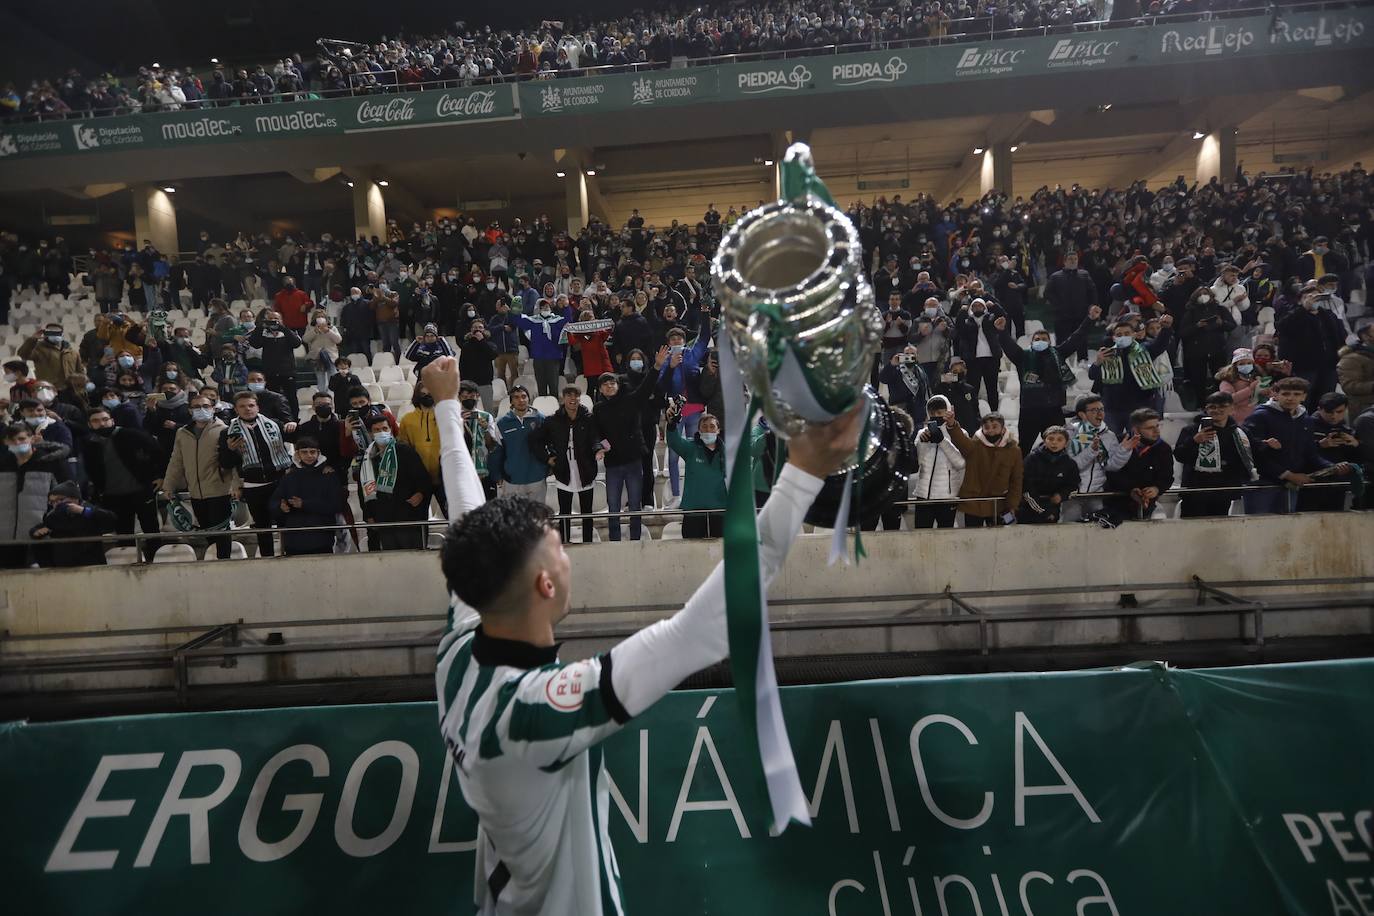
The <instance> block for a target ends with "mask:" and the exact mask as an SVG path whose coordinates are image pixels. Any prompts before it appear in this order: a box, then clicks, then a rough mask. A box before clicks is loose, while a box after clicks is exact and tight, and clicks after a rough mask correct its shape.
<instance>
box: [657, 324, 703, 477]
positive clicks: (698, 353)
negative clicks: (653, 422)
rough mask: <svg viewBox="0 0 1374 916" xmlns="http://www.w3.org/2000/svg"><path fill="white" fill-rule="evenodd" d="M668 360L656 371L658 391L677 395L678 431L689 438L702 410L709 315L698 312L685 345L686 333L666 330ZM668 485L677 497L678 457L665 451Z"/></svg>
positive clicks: (670, 397) (694, 431) (673, 397)
mask: <svg viewBox="0 0 1374 916" xmlns="http://www.w3.org/2000/svg"><path fill="white" fill-rule="evenodd" d="M667 339H668V359H667V360H665V361H664V363H663V367H662V368H661V369H659V371H658V390H659V392H660V393H661V394H663V395H664V396H665V397H666V398H668V399H670V400H671V399H675V398H681V399H682V400H683V402H684V403H683V406H682V408H681V412H680V415H679V416H680V419H679V420H678V432H680V433H681V434H682V438H683V439H686V440H688V441H691V439H692V437H693V436H695V435H696V433H697V423H698V422H700V420H701V415H702V414H703V413H705V411H706V401H705V399H704V398H703V397H702V396H701V391H700V389H699V388H698V381H697V380H698V379H699V378H700V376H701V369H702V366H704V365H705V363H706V352H707V350H708V349H709V347H710V344H711V316H710V315H709V314H707V313H706V312H705V311H702V313H701V327H700V330H699V331H698V332H697V337H696V340H694V341H692V344H691V346H690V347H689V346H688V345H687V332H686V331H685V330H683V329H682V328H672V329H670V330H669V331H668V334H667ZM667 458H668V485H669V487H670V488H671V489H672V492H673V497H674V498H678V497H680V496H681V493H682V489H681V479H680V477H679V476H678V474H679V471H678V456H677V454H676V453H674V452H672V451H671V450H670V451H669V452H668V456H667Z"/></svg>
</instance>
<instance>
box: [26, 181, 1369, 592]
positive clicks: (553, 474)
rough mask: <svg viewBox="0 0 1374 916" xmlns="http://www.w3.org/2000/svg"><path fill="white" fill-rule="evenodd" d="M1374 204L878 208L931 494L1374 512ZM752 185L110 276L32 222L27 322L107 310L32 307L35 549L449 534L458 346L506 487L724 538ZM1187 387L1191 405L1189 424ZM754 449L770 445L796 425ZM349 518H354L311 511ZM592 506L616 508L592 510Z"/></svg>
mask: <svg viewBox="0 0 1374 916" xmlns="http://www.w3.org/2000/svg"><path fill="white" fill-rule="evenodd" d="M1372 204H1374V187H1371V182H1370V178H1369V176H1368V175H1367V174H1366V173H1365V172H1364V170H1363V169H1362V168H1360V167H1359V165H1358V164H1357V165H1356V168H1354V169H1353V170H1351V171H1348V172H1342V173H1339V174H1330V175H1322V176H1313V175H1311V174H1309V173H1298V174H1285V175H1281V176H1268V177H1263V176H1262V177H1259V178H1254V179H1246V178H1243V177H1242V176H1238V180H1237V181H1235V182H1231V183H1224V184H1223V183H1221V182H1212V183H1209V184H1206V185H1201V186H1192V187H1190V186H1188V185H1186V184H1185V183H1184V182H1182V181H1181V180H1180V181H1178V182H1175V183H1173V184H1170V185H1168V186H1166V187H1164V188H1160V189H1157V190H1150V189H1148V188H1147V187H1146V186H1145V184H1144V183H1143V182H1141V183H1137V184H1135V185H1132V186H1131V187H1129V188H1125V189H1114V190H1105V191H1098V190H1089V189H1085V188H1081V187H1077V186H1074V187H1068V188H1064V187H1055V188H1042V189H1041V190H1039V191H1037V192H1036V193H1035V194H1034V195H1031V196H1030V197H1029V198H1027V199H1020V198H1017V199H1015V200H1011V199H1008V198H1007V197H1005V196H1004V195H997V194H990V195H988V196H986V197H984V198H982V199H979V200H976V201H972V202H966V201H955V202H953V203H951V204H946V205H943V206H941V205H939V204H937V203H936V202H935V201H933V200H931V199H929V198H928V197H925V196H918V197H916V198H915V199H912V200H905V201H904V200H902V199H900V198H892V199H890V200H889V199H882V198H880V199H878V200H876V201H874V202H873V204H872V205H865V204H860V203H856V204H854V205H852V206H851V207H850V208H849V213H850V216H851V217H852V218H853V220H854V221H855V223H856V224H857V226H858V227H859V231H860V235H861V238H862V239H863V241H864V245H865V250H866V253H867V256H868V258H869V263H870V264H871V265H872V268H873V269H872V283H873V287H874V290H875V294H876V297H877V302H878V307H879V308H880V309H881V310H882V312H883V319H884V335H883V342H882V348H881V352H880V353H875V361H874V376H875V378H874V381H875V384H878V385H880V388H879V390H880V391H881V392H882V393H883V396H885V397H886V398H887V399H888V400H889V402H890V403H891V404H892V405H893V406H895V407H897V408H899V409H900V410H901V411H903V412H904V413H905V414H906V415H907V416H909V417H910V420H911V423H912V428H913V430H914V431H915V433H916V438H917V458H918V465H917V467H915V468H914V469H912V470H913V474H912V483H911V488H910V495H911V496H912V498H913V500H914V501H915V503H914V507H913V511H912V512H911V514H910V516H909V518H910V522H911V524H914V525H916V526H917V527H929V526H932V525H938V526H941V527H947V526H949V525H952V524H955V523H956V521H961V522H962V524H964V525H966V526H970V525H996V524H1006V523H1012V522H1021V523H1050V522H1057V521H1060V520H1061V519H1082V520H1089V521H1096V522H1098V523H1100V524H1103V525H1115V524H1118V523H1120V522H1122V521H1125V520H1128V519H1137V518H1147V517H1149V516H1151V515H1152V514H1154V513H1155V511H1156V509H1157V508H1158V506H1159V500H1160V498H1161V496H1163V495H1165V494H1166V493H1167V492H1168V491H1169V490H1170V488H1171V487H1173V486H1174V485H1175V484H1176V483H1179V482H1181V483H1182V484H1183V485H1184V486H1186V487H1188V488H1195V489H1197V488H1200V489H1204V490H1206V491H1207V492H1194V493H1185V494H1184V495H1183V497H1182V503H1181V507H1180V510H1179V514H1181V515H1183V516H1200V515H1219V514H1220V515H1224V514H1227V513H1228V512H1229V511H1232V503H1233V501H1235V500H1237V499H1239V498H1241V497H1243V502H1244V508H1245V511H1246V512H1247V513H1258V512H1289V511H1295V510H1298V509H1341V508H1344V507H1345V506H1346V505H1347V503H1348V502H1349V503H1350V504H1352V505H1354V506H1355V507H1366V506H1368V499H1367V497H1366V496H1365V495H1364V487H1363V477H1364V473H1366V472H1368V471H1369V470H1374V467H1371V458H1374V410H1371V406H1372V405H1374V321H1371V320H1370V318H1368V317H1366V315H1365V306H1364V302H1365V291H1366V290H1367V289H1368V287H1369V285H1370V282H1371V280H1374V278H1371V277H1370V276H1369V275H1368V274H1367V273H1366V271H1367V270H1368V269H1369V265H1370V263H1371V261H1370V257H1369V254H1370V242H1371V237H1370V227H1371V225H1374V210H1372V209H1371V205H1372ZM750 206H751V204H748V203H741V204H740V205H739V206H730V207H727V208H726V211H725V212H724V213H722V212H721V211H720V210H719V209H717V208H716V206H715V205H711V206H710V207H709V209H708V211H707V212H706V213H705V214H703V217H702V218H701V219H700V220H699V221H697V222H696V223H695V224H690V225H689V224H687V223H681V222H678V221H676V220H675V221H673V223H672V224H671V225H669V226H664V227H654V226H649V225H646V224H645V222H644V220H643V218H642V217H641V216H640V215H639V214H638V211H635V212H634V213H632V214H631V216H630V217H629V218H628V219H627V221H626V222H625V224H624V225H623V226H621V227H619V228H612V227H610V226H608V225H606V224H605V223H603V222H600V221H598V220H596V219H593V221H592V222H591V224H590V225H589V226H588V227H587V228H586V229H584V230H581V231H579V232H577V233H576V234H573V235H570V234H568V233H567V232H565V231H562V230H560V229H555V228H554V226H553V225H552V223H551V221H550V220H549V218H548V217H547V215H540V216H538V217H537V218H534V219H532V220H530V221H528V222H526V221H523V220H519V219H517V220H514V221H512V222H511V223H510V224H509V225H503V224H502V223H501V222H499V221H496V220H491V221H487V222H486V224H485V225H481V224H479V222H478V220H477V219H476V218H474V217H471V216H467V217H463V218H459V219H452V220H450V219H441V220H438V221H435V222H426V223H423V224H421V223H414V224H412V225H411V226H409V227H404V226H401V225H399V224H397V223H396V222H395V221H393V222H392V223H391V224H390V225H389V231H388V234H387V237H386V238H375V237H374V238H370V239H352V238H348V237H342V236H340V237H333V236H330V235H323V236H321V237H319V238H305V237H302V236H300V235H296V234H285V235H280V236H277V237H275V238H273V237H268V236H262V235H258V236H253V235H249V234H240V235H238V236H236V237H235V238H234V239H232V240H229V241H224V242H221V241H218V240H212V239H211V238H209V236H208V235H207V234H205V233H202V234H201V237H200V239H199V240H198V241H197V244H196V252H195V254H194V256H193V257H189V258H187V259H185V260H181V261H175V262H174V261H172V260H170V259H168V258H167V257H165V256H163V255H162V254H161V253H159V252H157V251H156V250H155V249H153V247H152V246H151V244H148V243H146V242H145V244H144V245H143V247H141V248H135V247H134V246H133V245H132V244H130V245H128V246H127V247H125V248H124V249H123V250H116V251H90V252H88V253H87V254H86V255H85V256H84V266H85V270H84V272H82V273H80V274H78V273H77V272H76V270H75V262H74V255H73V253H72V252H71V251H69V250H68V246H67V245H66V243H65V241H64V240H62V239H60V238H59V239H54V240H52V241H51V242H47V241H44V242H39V243H38V244H37V245H36V246H29V245H26V244H20V243H19V242H18V240H17V239H15V238H14V237H13V236H6V237H5V238H4V239H3V240H0V268H2V270H0V326H9V325H11V324H12V323H11V321H10V319H9V316H8V314H6V310H8V309H9V308H10V301H11V293H12V292H20V293H21V294H23V292H24V291H25V290H36V291H39V292H42V293H47V294H52V293H58V294H67V293H73V294H74V295H83V296H85V297H87V298H88V299H92V300H94V302H95V303H97V304H98V312H95V310H94V309H93V312H95V314H94V315H93V322H92V324H91V326H89V327H86V326H81V327H78V328H73V327H72V324H71V322H70V321H68V322H67V323H66V324H64V323H63V321H61V320H52V321H50V322H49V323H46V324H45V325H44V326H42V327H35V328H32V329H31V330H30V331H29V332H28V334H27V337H26V339H24V340H23V341H22V344H21V345H20V346H18V347H17V352H16V353H15V354H14V355H13V356H12V357H7V358H5V360H4V372H5V385H4V386H3V387H0V410H3V412H4V413H5V415H6V417H7V418H8V419H11V420H12V421H13V422H12V425H9V426H8V427H7V428H6V432H5V439H6V442H5V444H6V446H7V448H6V449H5V451H4V452H0V536H2V537H3V538H4V539H15V538H17V539H20V540H27V539H32V540H30V543H29V544H28V545H26V546H20V547H12V548H7V549H6V550H5V556H6V558H7V559H6V561H5V562H7V563H8V564H9V565H27V564H29V563H32V562H42V563H61V562H66V561H68V560H70V561H71V562H91V561H94V560H96V559H98V552H96V553H93V552H91V551H89V550H81V549H78V546H79V545H71V549H70V550H67V551H65V552H64V551H63V550H61V549H57V548H58V547H60V545H57V544H55V543H52V544H51V545H49V544H45V543H44V542H45V541H47V542H52V541H53V540H54V539H61V538H63V537H64V536H65V537H71V536H74V535H76V534H81V533H90V532H99V531H108V530H109V529H110V528H114V529H115V530H116V531H118V532H121V533H132V532H133V530H134V525H135V522H136V521H137V523H138V524H139V526H141V527H142V529H143V530H144V531H145V532H149V533H155V532H158V531H159V530H160V529H161V527H162V520H161V515H160V513H161V512H163V511H166V512H167V514H168V517H169V519H171V520H173V521H176V522H178V523H179V525H180V527H183V528H190V527H195V526H198V527H199V528H202V529H213V530H215V531H216V532H218V533H215V534H211V535H207V537H209V538H210V540H211V541H212V542H213V544H214V546H215V548H216V551H217V552H218V553H219V554H220V555H227V554H228V551H229V549H230V535H229V534H228V531H227V528H228V519H229V518H230V516H231V515H232V513H233V509H234V503H235V502H236V501H237V502H242V503H244V504H245V505H246V508H247V510H248V515H249V516H250V517H251V519H252V522H253V524H254V526H255V527H261V528H268V527H271V526H278V527H280V528H282V529H285V531H286V532H287V533H286V534H284V535H283V539H282V547H283V548H284V549H285V551H286V552H287V553H303V552H328V551H334V550H342V551H347V550H350V549H357V548H358V546H359V544H360V540H359V539H357V537H356V533H352V532H351V531H350V525H351V523H352V522H354V521H355V520H358V521H367V522H393V523H397V524H396V525H394V526H393V527H389V528H377V529H371V530H370V531H369V532H368V534H367V536H366V546H367V547H368V549H393V548H397V547H407V548H409V547H419V546H422V545H423V538H424V533H423V530H422V528H421V527H420V526H419V525H418V523H421V522H423V521H425V520H426V519H427V518H428V517H429V516H430V512H431V500H432V498H434V497H436V496H438V497H439V499H438V500H437V505H438V506H440V507H442V505H443V499H442V480H441V479H440V477H439V475H438V473H437V471H438V451H437V450H438V442H437V436H436V435H435V433H434V424H433V415H432V401H431V400H430V399H429V398H428V396H427V395H426V393H425V392H424V389H423V385H422V384H421V383H420V381H419V377H418V374H417V373H418V370H419V369H420V368H422V367H423V366H424V365H425V364H427V363H428V362H429V361H431V360H433V359H435V358H438V357H440V356H445V355H451V354H452V355H457V356H458V358H459V360H460V366H461V371H462V376H463V378H464V392H463V397H462V402H463V408H464V411H465V419H466V420H467V434H468V438H469V441H470V444H471V446H472V449H473V453H474V456H475V460H476V462H477V466H478V471H479V474H480V475H481V476H482V478H483V480H484V482H485V484H486V486H487V487H488V490H489V492H490V493H491V494H496V493H498V492H511V493H521V494H524V495H533V496H535V497H536V498H546V497H547V498H553V497H556V502H557V504H558V507H559V509H560V511H561V512H562V513H563V514H565V515H566V514H569V513H589V512H591V510H592V508H593V498H592V497H593V489H594V487H596V486H601V487H604V489H605V497H606V505H607V507H608V509H609V511H610V515H611V516H612V517H614V518H615V519H616V520H615V522H614V523H613V524H611V525H610V526H609V528H608V532H607V534H608V536H609V537H610V539H612V540H618V539H619V538H620V536H621V534H622V532H621V525H620V521H619V517H618V516H617V512H619V511H625V510H628V511H636V510H639V509H641V508H642V507H644V508H652V507H654V506H658V507H660V508H673V509H677V510H679V511H682V512H684V513H686V514H685V516H684V518H683V521H682V534H683V535H684V536H687V537H700V536H713V535H716V534H718V533H719V517H718V516H717V515H713V514H712V510H719V509H721V508H723V506H724V490H725V487H724V467H723V451H722V442H721V440H720V438H719V437H720V432H721V420H722V417H723V413H724V408H723V399H722V396H721V384H720V378H719V368H718V364H717V362H716V359H715V353H714V349H713V341H712V338H713V327H714V326H715V320H716V319H718V317H719V316H718V309H717V305H716V303H715V300H714V298H713V296H712V293H711V289H710V282H709V260H710V257H711V256H712V254H713V252H714V249H715V246H716V245H717V243H718V241H719V238H720V236H721V233H722V231H723V230H724V229H725V228H726V227H727V226H728V225H730V224H731V223H732V222H733V221H734V220H735V219H738V218H739V216H740V215H741V214H742V213H743V212H744V211H745V210H747V209H748V208H749V207H750ZM73 283H78V284H80V285H79V286H76V287H75V288H69V285H70V284H73ZM70 302H71V300H64V303H66V305H65V306H64V307H71V308H75V306H73V305H70ZM182 308H185V309H186V310H187V311H186V312H182V311H180V309H182ZM1034 315H1039V316H1040V317H1039V318H1038V319H1037V318H1035V317H1032V316H1034ZM183 316H186V317H183ZM190 316H194V320H192V319H191V317H190ZM72 330H77V331H79V332H80V333H72ZM10 340H11V342H13V338H11V339H10ZM374 351H375V352H374ZM382 367H385V368H382ZM379 369H380V371H381V372H382V373H387V372H390V373H392V378H393V379H397V380H399V379H400V378H401V377H402V373H404V376H405V377H406V378H407V379H409V380H410V381H409V382H408V383H407V386H406V389H405V391H404V394H405V395H406V396H407V397H405V398H404V399H403V400H395V399H392V398H389V397H388V398H382V397H378V391H379V389H378V388H377V386H375V385H373V384H371V383H372V382H373V381H374V380H379V379H378V378H377V376H375V375H374V371H375V370H379ZM298 392H300V395H299V396H300V402H299V403H298ZM307 398H308V402H307V401H306V399H307ZM536 402H538V403H536ZM1166 414H1169V415H1170V416H1173V417H1177V416H1179V415H1180V414H1182V415H1183V416H1185V417H1187V418H1188V419H1187V422H1186V423H1185V424H1183V425H1182V427H1181V428H1177V429H1176V432H1177V435H1174V434H1173V433H1174V430H1171V431H1170V435H1168V436H1164V432H1165V424H1166V422H1167V420H1166V417H1165V415H1166ZM1013 421H1014V422H1013ZM660 443H662V446H663V448H662V449H660V448H659V444H660ZM753 445H754V447H755V448H756V449H757V451H758V453H759V454H760V455H766V454H768V453H769V449H770V445H769V437H768V435H767V433H766V431H765V430H763V429H762V428H760V429H759V430H756V431H755V435H754V443H753ZM761 482H762V481H761ZM1317 482H1327V483H1328V484H1335V485H1334V486H1325V487H1311V486H1309V485H1310V484H1313V483H1317ZM350 484H351V485H350ZM546 491H547V492H546ZM1095 494H1102V495H1095ZM159 498H161V500H162V501H163V503H164V504H165V505H166V508H165V509H160V508H159V506H160V503H159ZM956 500H957V502H956ZM901 517H902V514H901V513H898V514H896V515H894V516H891V518H892V520H893V521H894V522H896V523H900V520H901ZM315 525H324V526H337V528H338V531H337V533H328V532H326V533H324V534H316V533H312V532H300V533H291V529H293V528H301V527H310V526H315ZM563 525H564V535H565V538H568V539H571V538H572V537H573V535H574V533H575V530H576V529H577V528H581V532H580V533H581V539H582V540H583V541H590V540H592V539H593V537H594V535H593V521H592V519H590V518H587V519H585V520H584V522H583V524H581V525H574V524H573V523H571V521H570V520H565V521H564V522H563ZM629 536H630V537H631V538H638V537H639V536H641V525H640V522H639V520H638V519H637V518H636V519H634V520H632V522H631V524H630V531H629ZM257 541H258V552H259V553H260V554H265V555H270V554H272V553H273V552H274V550H275V549H276V544H275V542H274V537H273V536H272V535H271V534H262V535H260V536H259V537H258V539H257ZM49 546H51V547H52V548H53V549H49ZM158 546H159V545H158V544H157V542H156V541H147V542H145V543H144V549H145V552H146V553H147V554H149V555H151V554H152V553H153V552H154V551H156V550H157V548H158ZM64 558H65V559H64Z"/></svg>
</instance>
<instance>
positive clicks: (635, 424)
mask: <svg viewBox="0 0 1374 916" xmlns="http://www.w3.org/2000/svg"><path fill="white" fill-rule="evenodd" d="M666 357H667V354H663V358H665V359H666ZM597 392H598V394H599V395H600V402H599V403H598V404H597V405H596V406H595V407H594V408H593V409H592V419H593V420H595V421H596V430H597V433H598V434H600V436H601V439H602V441H603V442H604V443H605V444H606V446H607V449H606V454H605V467H606V505H607V508H608V510H609V511H610V513H611V519H610V538H611V540H612V541H618V540H620V516H619V514H618V513H619V512H620V506H621V497H622V495H623V496H624V498H625V508H626V509H627V510H629V511H630V512H639V511H640V510H641V509H642V508H643V506H644V495H643V488H642V485H643V482H644V466H643V458H644V452H645V451H646V449H647V448H648V446H647V444H646V443H645V441H644V428H643V422H642V413H643V410H644V406H645V405H646V404H647V403H648V400H649V398H650V397H651V396H652V395H653V393H654V379H653V377H652V376H651V375H650V374H649V373H647V372H645V373H640V375H639V378H638V381H637V383H636V384H635V387H633V388H631V387H629V386H628V385H622V384H621V380H620V377H619V376H617V375H616V374H615V373H614V372H606V373H604V374H603V375H602V376H601V377H600V378H599V379H598V380H597ZM640 526H641V520H640V517H639V516H637V515H636V516H633V517H631V519H630V540H632V541H637V540H639V537H640Z"/></svg>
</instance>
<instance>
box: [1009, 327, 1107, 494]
mask: <svg viewBox="0 0 1374 916" xmlns="http://www.w3.org/2000/svg"><path fill="white" fill-rule="evenodd" d="M1101 315H1102V309H1101V308H1099V307H1098V306H1096V305H1094V306H1090V307H1089V308H1088V314H1087V317H1086V318H1084V320H1083V323H1082V324H1081V325H1079V326H1078V330H1076V331H1074V332H1073V335H1072V336H1070V337H1069V339H1068V340H1065V341H1064V342H1062V343H1060V344H1058V345H1057V346H1056V345H1053V344H1051V343H1050V334H1049V332H1048V331H1044V330H1040V331H1036V332H1035V333H1034V334H1032V335H1031V341H1030V349H1029V350H1023V349H1021V345H1020V344H1018V343H1017V342H1016V340H1015V339H1014V338H1013V337H1012V336H1011V328H1010V327H1009V326H1008V324H1009V323H1008V321H1007V319H1006V318H998V319H997V320H996V321H994V322H993V327H995V328H996V329H997V334H998V337H999V339H1000V341H1001V344H1002V352H1003V353H1005V354H1006V355H1007V359H1009V360H1011V363H1012V365H1014V366H1015V367H1016V370H1017V372H1018V373H1020V377H1021V414H1020V416H1019V417H1018V418H1017V427H1016V432H1017V438H1019V439H1020V440H1021V452H1022V454H1025V455H1029V454H1030V450H1031V447H1032V446H1033V445H1034V444H1035V440H1036V439H1038V438H1040V436H1041V434H1042V433H1043V432H1044V430H1046V429H1048V428H1049V427H1051V426H1060V425H1062V424H1063V422H1064V401H1065V399H1066V398H1067V397H1068V389H1069V387H1070V386H1071V385H1073V383H1074V374H1073V370H1072V369H1070V368H1069V367H1068V365H1066V364H1065V362H1064V360H1065V359H1067V358H1068V357H1069V356H1070V355H1071V354H1073V353H1076V352H1077V351H1078V349H1079V347H1081V346H1082V345H1083V338H1084V337H1085V336H1086V335H1087V333H1088V329H1089V328H1090V327H1092V325H1093V324H1094V322H1096V321H1097V319H1098V318H1099V317H1100V316H1101ZM1055 518H1056V520H1058V514H1057V513H1056V516H1055Z"/></svg>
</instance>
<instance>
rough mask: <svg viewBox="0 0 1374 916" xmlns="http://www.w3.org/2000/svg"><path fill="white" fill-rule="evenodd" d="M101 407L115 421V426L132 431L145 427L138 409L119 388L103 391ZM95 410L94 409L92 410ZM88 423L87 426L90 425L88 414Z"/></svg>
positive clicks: (104, 389)
mask: <svg viewBox="0 0 1374 916" xmlns="http://www.w3.org/2000/svg"><path fill="white" fill-rule="evenodd" d="M100 406H101V407H103V408H104V409H105V411H106V412H107V413H108V414H109V415H110V416H111V417H112V418H113V419H114V425H115V426H118V427H120V428H131V429H141V428H142V427H143V418H142V417H141V416H140V415H139V413H138V410H137V408H135V407H134V405H133V404H131V403H129V401H128V400H127V399H125V397H124V393H123V392H122V391H120V390H119V389H118V388H103V389H101V391H100ZM94 409H95V408H94V407H92V410H94ZM86 422H87V425H89V424H90V415H89V414H87V420H86Z"/></svg>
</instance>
